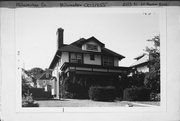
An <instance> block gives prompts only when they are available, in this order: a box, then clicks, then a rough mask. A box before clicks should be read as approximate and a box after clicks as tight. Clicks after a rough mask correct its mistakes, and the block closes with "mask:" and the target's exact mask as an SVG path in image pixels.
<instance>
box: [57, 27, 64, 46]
mask: <svg viewBox="0 0 180 121" xmlns="http://www.w3.org/2000/svg"><path fill="white" fill-rule="evenodd" d="M63 32H64V29H62V28H59V29H58V30H57V33H56V34H57V49H60V48H61V47H62V46H63Z"/></svg>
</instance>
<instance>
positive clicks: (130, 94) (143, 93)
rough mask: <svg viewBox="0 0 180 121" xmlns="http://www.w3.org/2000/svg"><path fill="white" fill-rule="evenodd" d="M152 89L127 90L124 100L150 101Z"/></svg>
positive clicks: (136, 88) (134, 88) (137, 88)
mask: <svg viewBox="0 0 180 121" xmlns="http://www.w3.org/2000/svg"><path fill="white" fill-rule="evenodd" d="M149 95H150V89H147V88H144V87H133V88H126V89H125V90H124V94H123V99H124V100H128V101H149V100H150V96H149Z"/></svg>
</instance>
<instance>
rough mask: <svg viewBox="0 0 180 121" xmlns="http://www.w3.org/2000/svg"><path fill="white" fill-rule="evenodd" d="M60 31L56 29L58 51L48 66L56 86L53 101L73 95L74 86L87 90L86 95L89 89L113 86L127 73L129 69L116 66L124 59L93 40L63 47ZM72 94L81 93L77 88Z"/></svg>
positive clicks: (81, 40) (92, 38) (82, 40)
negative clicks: (69, 94)
mask: <svg viewBox="0 0 180 121" xmlns="http://www.w3.org/2000/svg"><path fill="white" fill-rule="evenodd" d="M63 32H64V30H63V29H62V28H59V29H58V30H57V38H58V39H57V51H56V53H55V55H54V58H53V60H52V62H51V64H50V66H49V69H51V70H52V76H53V77H54V85H56V86H55V87H56V88H55V92H54V93H55V94H56V98H60V97H64V94H67V93H69V92H72V90H73V89H72V88H75V87H77V83H78V84H79V85H84V86H85V87H86V93H87V92H88V89H89V87H90V86H96V85H103V86H110V85H116V81H118V79H119V76H120V75H121V74H123V73H126V70H127V69H128V68H126V67H119V61H121V59H123V58H125V57H124V56H122V55H120V54H118V53H116V52H113V51H112V50H110V49H108V48H106V47H105V44H104V43H102V42H100V41H99V40H97V39H96V38H95V37H90V38H88V39H85V38H81V39H79V40H77V41H75V42H73V43H71V44H64V42H63ZM67 82H68V84H69V83H70V84H71V86H68V84H67ZM76 82H77V83H76ZM69 88H70V89H69ZM69 90H70V91H69ZM83 91H84V90H83ZM75 92H76V93H81V92H82V91H81V89H80V86H78V87H77V88H76V89H75Z"/></svg>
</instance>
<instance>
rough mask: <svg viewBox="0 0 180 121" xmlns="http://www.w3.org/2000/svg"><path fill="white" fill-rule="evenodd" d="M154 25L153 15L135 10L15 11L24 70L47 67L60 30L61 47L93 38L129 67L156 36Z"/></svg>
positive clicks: (24, 9) (156, 31)
mask: <svg viewBox="0 0 180 121" xmlns="http://www.w3.org/2000/svg"><path fill="white" fill-rule="evenodd" d="M129 11H130V12H129ZM158 22H159V21H158V15H157V14H156V13H152V14H150V15H145V14H144V13H143V12H136V9H133V10H128V12H127V11H126V10H124V9H117V8H116V9H112V8H110V9H103V8H102V9H100V8H99V9H98V8H96V9H89V8H85V9H83V8H79V9H77V8H74V9H72V8H17V9H16V10H15V33H16V43H17V51H20V60H21V64H22V66H23V67H24V68H25V69H27V70H28V69H31V68H34V67H40V68H42V69H45V68H48V67H49V65H50V63H51V61H52V59H53V57H54V55H55V52H56V50H57V45H56V44H57V36H56V31H57V29H58V28H63V29H64V43H65V44H70V43H72V42H74V41H76V40H78V39H79V38H90V37H92V36H94V37H95V38H97V39H98V40H99V41H101V42H102V43H104V44H105V47H106V48H108V49H111V50H113V51H115V52H116V53H119V54H121V55H123V56H125V57H126V58H125V59H123V60H122V61H120V62H119V65H120V66H130V65H132V63H133V62H134V59H133V58H135V57H137V56H138V55H141V54H142V53H144V52H145V51H144V49H145V48H146V46H152V43H150V42H147V41H146V40H148V39H151V38H153V37H154V36H155V35H159V33H160V32H159V31H160V30H159V23H158Z"/></svg>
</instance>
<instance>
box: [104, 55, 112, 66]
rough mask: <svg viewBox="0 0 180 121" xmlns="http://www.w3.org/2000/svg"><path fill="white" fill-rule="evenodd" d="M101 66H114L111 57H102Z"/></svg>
mask: <svg viewBox="0 0 180 121" xmlns="http://www.w3.org/2000/svg"><path fill="white" fill-rule="evenodd" d="M102 59H103V61H102V62H103V65H104V66H114V62H113V61H114V59H113V57H109V56H103V58H102Z"/></svg>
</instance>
